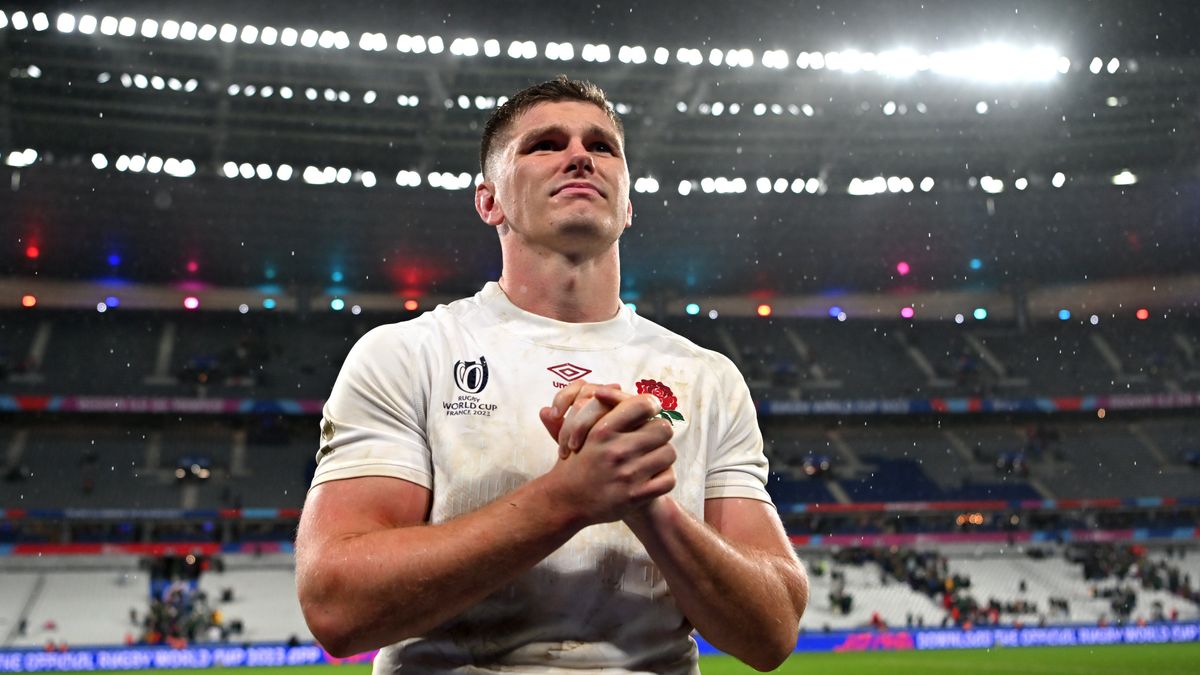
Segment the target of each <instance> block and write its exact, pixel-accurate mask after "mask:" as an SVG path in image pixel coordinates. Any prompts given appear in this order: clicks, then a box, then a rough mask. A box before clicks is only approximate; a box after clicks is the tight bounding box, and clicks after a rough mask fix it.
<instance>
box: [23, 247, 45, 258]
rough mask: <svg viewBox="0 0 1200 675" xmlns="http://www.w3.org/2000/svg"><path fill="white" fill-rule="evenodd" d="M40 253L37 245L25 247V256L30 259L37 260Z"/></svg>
mask: <svg viewBox="0 0 1200 675" xmlns="http://www.w3.org/2000/svg"><path fill="white" fill-rule="evenodd" d="M41 254H42V250H41V249H40V248H38V247H37V246H33V245H29V246H26V247H25V257H26V258H29V259H30V260H37V259H38V256H40V255H41Z"/></svg>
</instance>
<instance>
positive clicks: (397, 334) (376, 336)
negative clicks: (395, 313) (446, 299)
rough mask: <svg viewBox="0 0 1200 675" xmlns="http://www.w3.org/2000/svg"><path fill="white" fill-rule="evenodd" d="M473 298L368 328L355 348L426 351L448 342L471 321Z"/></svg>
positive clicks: (379, 352)
mask: <svg viewBox="0 0 1200 675" xmlns="http://www.w3.org/2000/svg"><path fill="white" fill-rule="evenodd" d="M472 300H473V298H465V299H463V300H456V301H454V302H451V303H449V304H445V305H438V306H437V307H435V308H433V309H431V310H429V311H427V312H425V313H424V314H422V315H420V316H418V317H416V318H413V319H408V320H406V321H398V322H396V323H388V324H383V325H380V326H376V327H374V328H372V329H371V330H369V331H367V332H366V333H365V334H364V335H363V336H362V337H361V338H359V339H358V342H356V343H355V345H354V350H355V351H359V352H367V353H370V354H373V355H378V354H386V353H392V352H396V353H411V352H414V351H422V350H425V349H428V348H430V347H431V346H436V345H437V344H439V343H441V342H444V341H445V340H446V339H447V337H448V336H450V335H452V334H454V333H455V332H456V331H457V330H458V329H459V328H460V327H461V325H462V323H463V322H464V321H469V320H470V316H471V315H472V313H473V312H474V311H475V310H476V309H477V304H476V303H474V302H472Z"/></svg>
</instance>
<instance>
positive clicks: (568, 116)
mask: <svg viewBox="0 0 1200 675" xmlns="http://www.w3.org/2000/svg"><path fill="white" fill-rule="evenodd" d="M506 140H507V142H506V143H505V144H504V147H503V149H502V150H501V152H500V154H499V155H498V156H496V157H495V159H494V160H493V164H492V167H491V168H492V174H493V175H492V182H493V183H494V190H495V192H494V197H495V202H496V205H497V206H498V209H499V215H498V216H497V215H493V217H492V218H490V219H489V218H488V217H487V216H485V217H484V220H486V221H488V222H489V223H491V224H493V225H506V226H507V227H508V229H509V230H510V231H511V233H512V234H514V235H516V236H518V237H519V238H521V239H522V240H523V241H524V243H526V244H529V245H531V246H534V247H547V248H550V249H552V250H555V251H559V252H562V253H565V254H568V255H576V254H587V253H589V252H595V251H598V250H602V249H604V248H608V247H610V246H611V245H612V244H613V242H615V241H616V240H617V238H618V237H620V235H621V232H622V231H623V230H624V229H625V228H626V227H628V226H629V224H630V220H631V218H632V208H631V206H630V203H629V167H628V165H627V164H626V163H625V153H624V148H623V147H622V146H621V140H620V136H619V134H618V132H617V129H616V127H615V126H614V125H613V123H612V122H611V121H610V120H609V119H608V116H607V115H606V114H605V113H604V111H602V110H601V109H600V108H599V107H597V106H595V105H593V104H591V103H586V102H582V101H560V102H553V103H539V104H538V105H536V106H534V107H532V108H530V109H529V110H527V111H525V113H524V114H522V115H521V116H520V117H518V118H517V119H516V121H515V122H514V123H513V125H512V127H511V128H510V129H509V130H508V132H507V134H506ZM481 214H482V211H481Z"/></svg>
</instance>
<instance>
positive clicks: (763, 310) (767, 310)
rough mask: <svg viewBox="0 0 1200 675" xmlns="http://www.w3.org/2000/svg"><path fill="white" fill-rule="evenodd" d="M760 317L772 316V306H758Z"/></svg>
mask: <svg viewBox="0 0 1200 675" xmlns="http://www.w3.org/2000/svg"><path fill="white" fill-rule="evenodd" d="M758 315H759V316H771V306H770V305H768V304H762V305H759V306H758Z"/></svg>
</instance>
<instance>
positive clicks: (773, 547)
mask: <svg viewBox="0 0 1200 675" xmlns="http://www.w3.org/2000/svg"><path fill="white" fill-rule="evenodd" d="M704 522H706V523H708V524H709V525H710V526H711V527H712V528H713V529H715V530H716V531H717V532H720V533H721V536H722V537H724V538H725V539H726V541H728V542H729V543H731V544H733V545H734V546H736V547H737V548H739V549H743V550H745V549H750V550H754V551H761V552H763V553H770V554H775V555H788V556H793V555H794V553H793V550H792V544H791V542H790V541H788V538H787V533H786V532H785V531H784V529H783V523H781V522H780V521H779V514H778V513H777V512H776V511H775V507H774V506H773V505H772V504H770V503H768V502H764V501H760V500H757V499H740V498H726V499H706V500H705V501H704Z"/></svg>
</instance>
